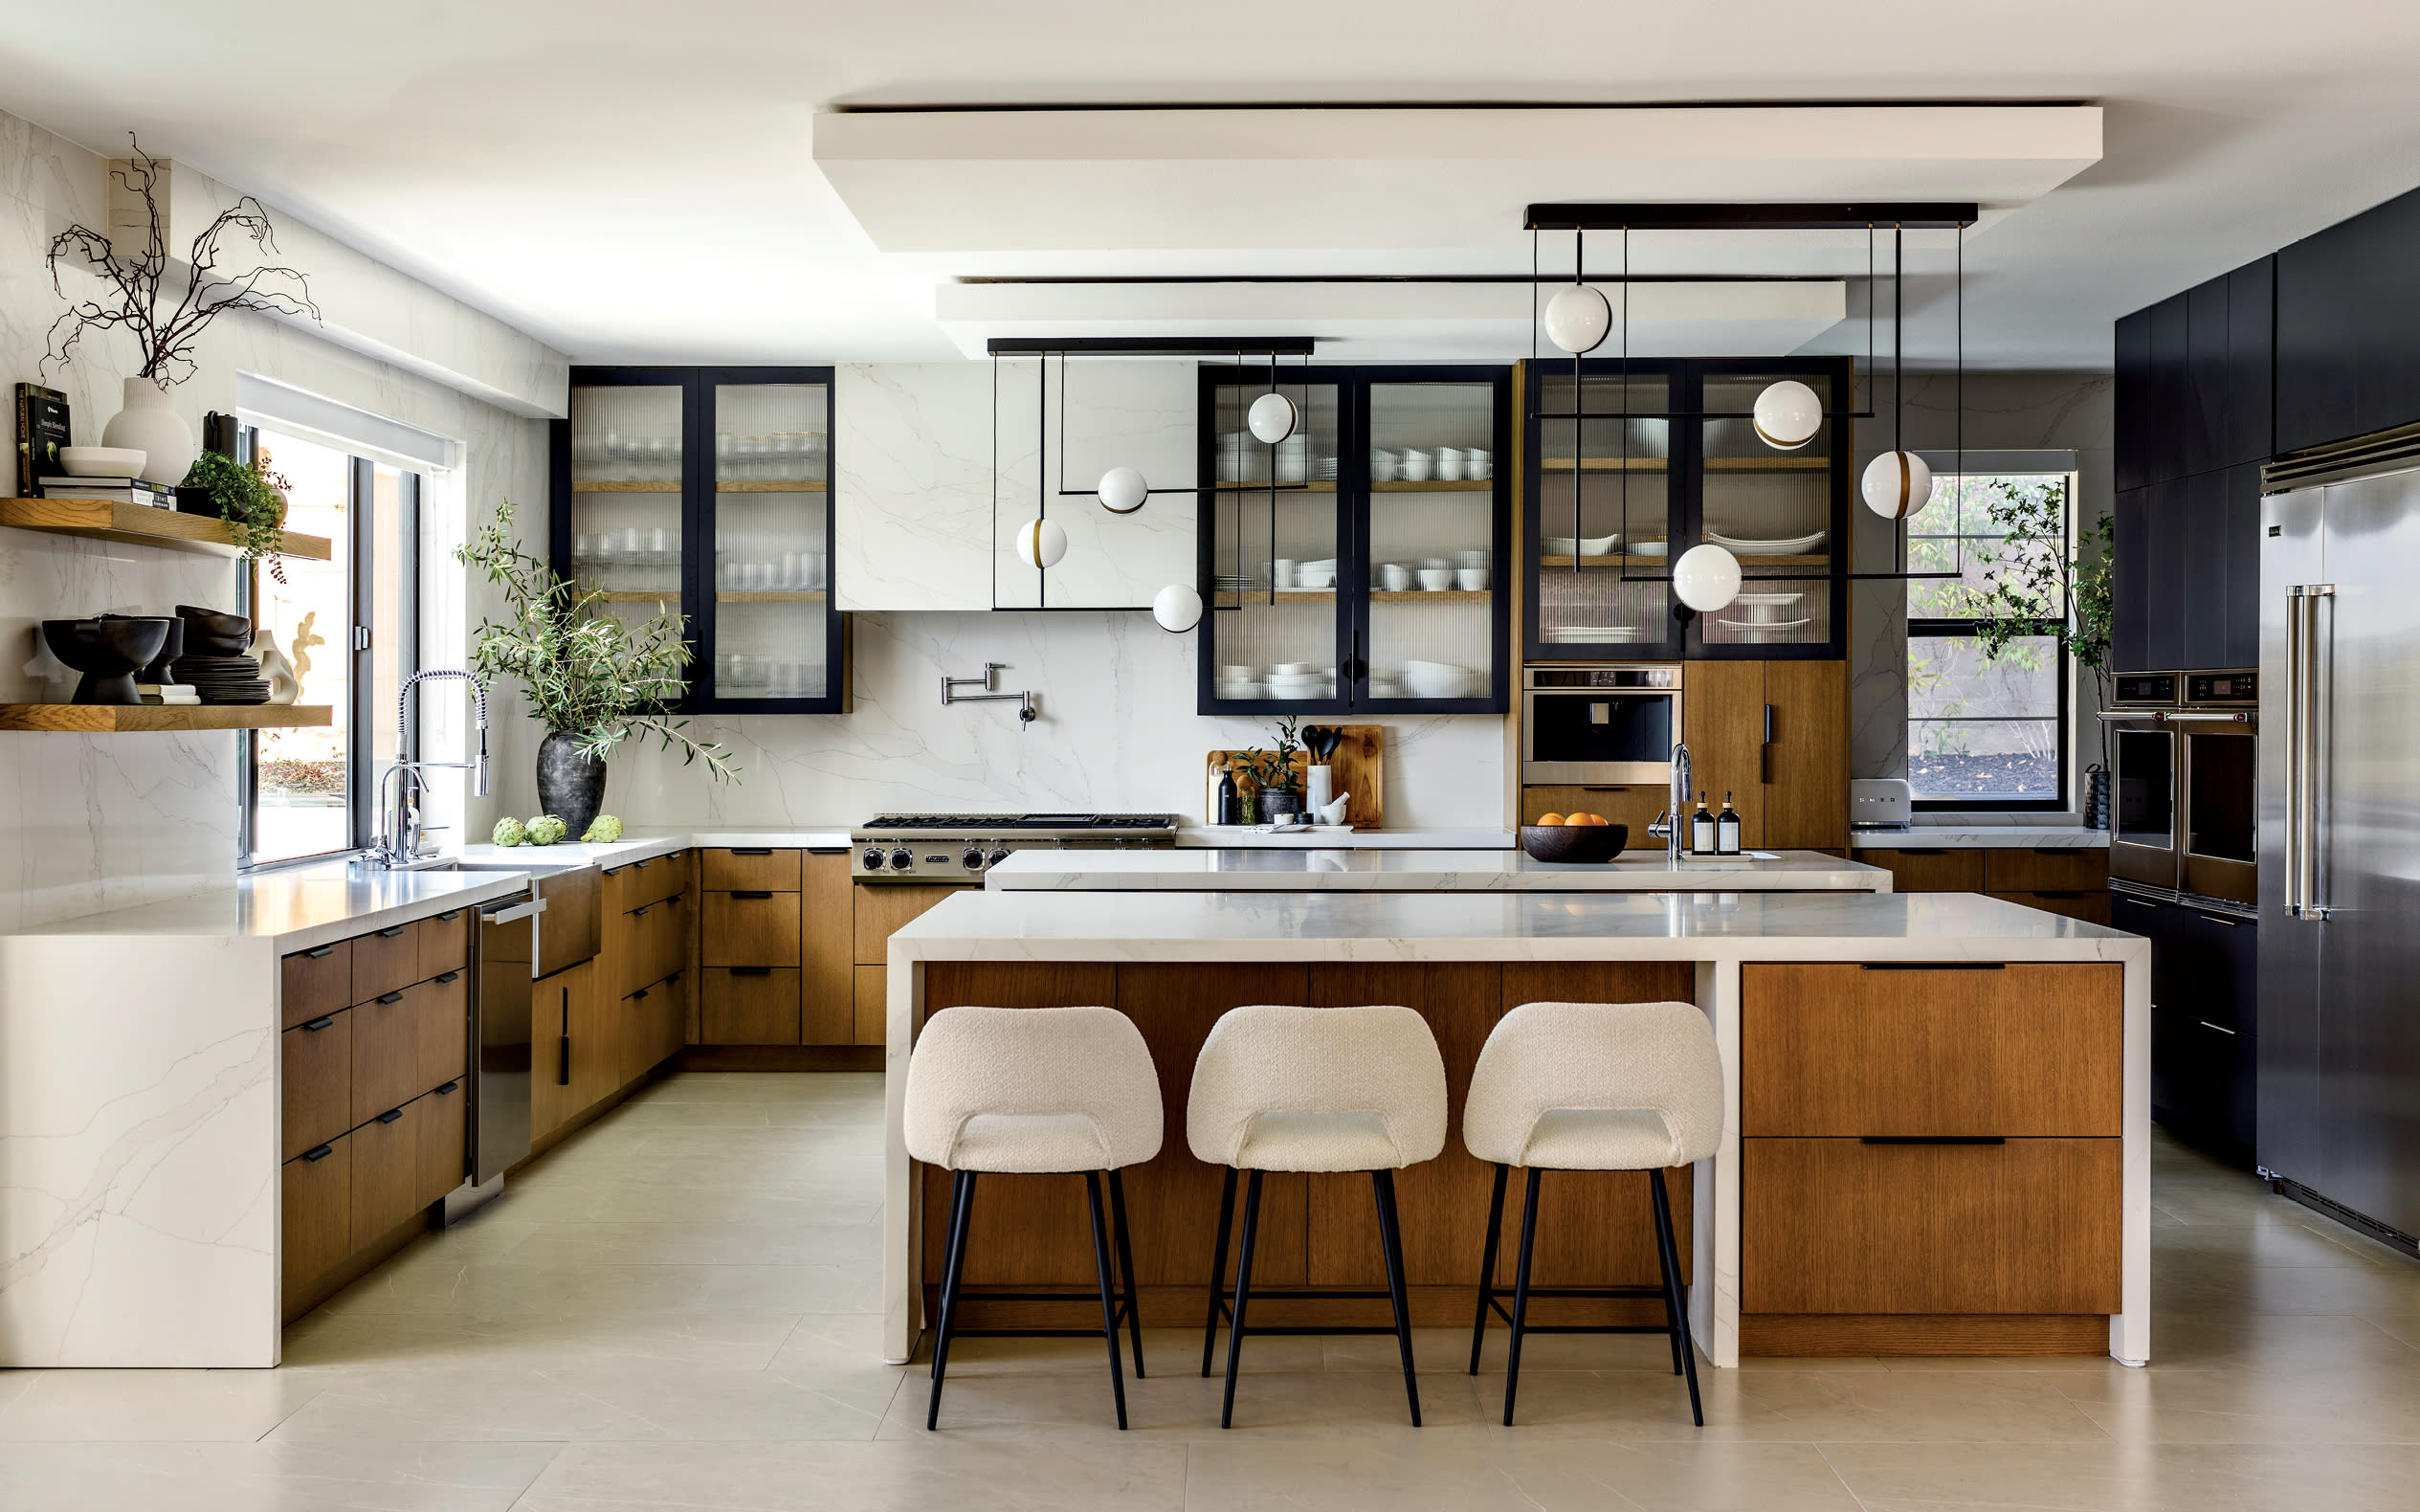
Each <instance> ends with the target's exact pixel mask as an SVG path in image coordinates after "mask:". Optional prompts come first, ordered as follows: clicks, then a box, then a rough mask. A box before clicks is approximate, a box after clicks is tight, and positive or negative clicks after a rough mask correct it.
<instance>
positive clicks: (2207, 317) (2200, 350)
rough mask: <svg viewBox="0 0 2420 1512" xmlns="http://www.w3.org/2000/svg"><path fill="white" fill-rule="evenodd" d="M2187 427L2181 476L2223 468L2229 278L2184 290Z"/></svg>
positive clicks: (2181, 441) (2227, 439)
mask: <svg viewBox="0 0 2420 1512" xmlns="http://www.w3.org/2000/svg"><path fill="white" fill-rule="evenodd" d="M2185 323H2186V353H2187V355H2186V365H2185V393H2186V399H2185V424H2184V427H2183V431H2182V434H2180V436H2179V437H2178V440H2179V444H2180V445H2181V446H2182V448H2183V455H2182V456H2179V457H2178V459H2177V460H2178V463H2179V466H2178V469H2177V471H2178V472H2179V473H2181V474H2185V475H2188V476H2189V475H2191V474H2194V473H2207V472H2209V470H2210V469H2211V468H2213V467H2217V466H2219V465H2220V464H2221V462H2222V461H2223V460H2224V458H2223V457H2222V456H2221V455H2220V454H2221V451H2222V449H2224V448H2225V447H2226V446H2227V445H2228V443H2229V442H2230V441H2231V437H2228V436H2227V435H2226V431H2227V426H2228V420H2229V415H2228V412H2227V411H2228V404H2227V399H2228V389H2229V383H2228V380H2229V378H2230V377H2231V369H2230V368H2229V367H2228V362H2227V331H2228V324H2229V322H2228V309H2227V278H2226V276H2225V275H2221V276H2220V277H2218V278H2212V279H2210V280H2209V282H2208V283H2202V284H2196V285H2195V286H2194V287H2192V288H2190V289H2187V290H2186V291H2185Z"/></svg>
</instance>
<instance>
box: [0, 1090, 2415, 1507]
mask: <svg viewBox="0 0 2420 1512" xmlns="http://www.w3.org/2000/svg"><path fill="white" fill-rule="evenodd" d="M881 1105H882V1104H881V1084H880V1080H879V1078H874V1077H805V1076H787V1077H786V1076H684V1077H678V1078H673V1079H671V1080H668V1081H664V1082H662V1083H659V1084H657V1085H655V1086H654V1087H651V1088H650V1089H648V1090H647V1091H646V1092H645V1093H644V1094H643V1095H642V1096H640V1097H638V1098H636V1099H633V1101H631V1102H630V1103H629V1104H627V1105H626V1106H624V1107H623V1108H621V1109H619V1110H617V1111H616V1112H614V1113H613V1114H611V1115H610V1116H609V1117H607V1118H606V1119H604V1120H602V1121H600V1122H599V1123H597V1124H596V1125H595V1126H594V1127H592V1128H591V1129H589V1130H588V1131H587V1132H586V1133H585V1134H583V1135H582V1136H581V1137H579V1138H577V1139H575V1140H574V1141H572V1142H571V1143H570V1144H569V1145H566V1147H564V1148H563V1149H560V1150H558V1151H556V1152H555V1153H553V1154H551V1155H550V1156H548V1157H547V1158H546V1159H545V1160H544V1161H543V1162H541V1163H539V1164H538V1165H537V1166H536V1167H532V1168H531V1169H530V1170H529V1171H528V1172H527V1173H526V1174H525V1176H524V1177H523V1178H522V1179H519V1180H517V1181H516V1182H515V1183H514V1190H513V1191H512V1193H511V1194H510V1196H509V1197H507V1198H506V1199H505V1200H503V1201H501V1202H499V1203H498V1204H496V1205H495V1206H494V1207H492V1208H490V1209H488V1210H487V1211H486V1212H483V1213H481V1214H480V1215H478V1216H477V1217H476V1218H474V1219H473V1220H472V1221H470V1222H468V1223H466V1224H463V1225H461V1226H460V1227H458V1228H457V1229H455V1230H454V1231H453V1232H451V1233H447V1234H438V1235H432V1236H430V1237H429V1238H427V1239H424V1240H422V1241H420V1242H419V1243H417V1244H415V1245H414V1246H413V1247H412V1248H411V1249H410V1250H409V1251H407V1252H405V1253H404V1254H403V1255H401V1256H397V1257H396V1258H395V1259H394V1260H393V1261H391V1262H389V1264H387V1265H386V1266H384V1267H382V1268H381V1269H379V1270H378V1271H377V1272H375V1273H373V1274H372V1275H370V1276H368V1277H366V1278H365V1279H363V1280H362V1281H361V1282H360V1283H358V1284H357V1285H355V1286H353V1287H352V1288H350V1289H349V1290H347V1291H346V1292H344V1294H343V1295H342V1296H340V1297H338V1298H336V1299H334V1300H332V1301H330V1302H328V1304H327V1305H326V1306H324V1307H322V1308H321V1309H320V1310H319V1311H318V1312H316V1313H314V1314H312V1315H311V1316H310V1317H308V1318H306V1319H304V1320H303V1321H302V1322H301V1323H298V1324H297V1325H296V1326H295V1327H294V1328H292V1329H290V1330H289V1331H288V1333H287V1336H286V1359H287V1362H288V1363H287V1366H286V1367H285V1368H284V1369H281V1370H277V1371H207V1372H184V1371H125V1372H120V1371H65V1370H62V1371H17V1372H0V1509H8V1512H13V1509H20V1508H22V1509H34V1508H40V1509H45V1512H48V1509H56V1508H77V1509H79V1512H112V1509H119V1508H140V1509H143V1512H161V1509H173V1512H217V1509H231V1512H232V1509H238V1508H240V1509H245V1512H254V1509H260V1508H277V1509H280V1512H319V1509H334V1508H344V1509H377V1512H422V1509H432V1512H433V1509H440V1508H442V1509H446V1512H454V1509H463V1512H488V1509H495V1512H501V1509H504V1508H515V1509H519V1512H602V1509H637V1508H673V1507H677V1508H686V1509H739V1508H746V1509H772V1508H790V1507H797V1508H813V1509H816V1512H856V1509H865V1508H921V1507H937V1508H938V1507H951V1508H956V1507H962V1506H980V1507H982V1508H984V1509H986V1512H1016V1509H1022V1508H1042V1507H1050V1508H1088V1507H1113V1506H1114V1507H1119V1508H1143V1509H1147V1508H1179V1507H1182V1508H1186V1509H1188V1512H1209V1509H1215V1508H1231V1507H1237V1508H1240V1507H1287V1508H1295V1509H1330V1508H1347V1507H1384V1508H1387V1509H1388V1512H1399V1509H1405V1508H1413V1509H1428V1512H1444V1509H1461V1508H1471V1509H1479V1508H1489V1509H1493V1508H1499V1507H1505V1506H1519V1505H1526V1506H1530V1507H1534V1508H1542V1509H1561V1508H1575V1509H1576V1508H1591V1509H1594V1508H1606V1507H1612V1508H1633V1509H1653V1512H1686V1509H1704V1512H1717V1509H1720V1512H1749V1509H1755V1512H1801V1509H1807V1512H1812V1509H1819V1508H1820V1509H1852V1512H1857V1509H1861V1512H1944V1509H1949V1508H2000V1509H2010V1508H2027V1509H2042V1508H2055V1509H2061V1512H2070V1509H2072V1512H2106V1509H2116V1508H2149V1509H2163V1512H2165V1509H2171V1508H2173V1509H2178V1512H2187V1509H2190V1512H2220V1509H2229V1512H2231V1509H2243V1508H2296V1509H2301V1508H2324V1509H2328V1512H2363V1509H2369V1508H2396V1509H2409V1508H2410V1507H2413V1506H2414V1505H2420V1263H2414V1262H2412V1261H2409V1260H2407V1259H2405V1258H2403V1257H2401V1256H2396V1255H2394V1254H2392V1253H2390V1252H2388V1251H2387V1250H2384V1249H2382V1248H2380V1247H2378V1246H2375V1245H2372V1244H2370V1243H2368V1242H2367V1241H2365V1240H2364V1239H2361V1238H2359V1237H2357V1236H2355V1235H2354V1234H2350V1233H2348V1232H2346V1231H2344V1230H2342V1229H2338V1228H2333V1227H2331V1226H2330V1225H2328V1224H2327V1223H2326V1222H2325V1221H2324V1220H2321V1219H2320V1218H2318V1217H2316V1216H2314V1215H2312V1214H2310V1213H2309V1212H2306V1211H2305V1210H2303V1209H2301V1208H2298V1207H2296V1206H2294V1205H2293V1204H2291V1203H2288V1202H2285V1201H2283V1200H2282V1199H2279V1198H2276V1197H2272V1196H2270V1195H2268V1194H2267V1192H2266V1191H2265V1190H2264V1189H2262V1188H2261V1187H2259V1186H2258V1185H2257V1184H2256V1183H2254V1182H2253V1180H2252V1179H2251V1178H2250V1177H2248V1176H2245V1175H2242V1174H2240V1173H2238V1172H2234V1171H2231V1170H2228V1169H2225V1168H2223V1167H2218V1166H2216V1165H2213V1164H2212V1163H2210V1162H2209V1161H2207V1160H2204V1159H2203V1158H2201V1157H2200V1156H2197V1155H2195V1154H2194V1153H2192V1152H2191V1151H2189V1150H2187V1149H2184V1148H2182V1147H2180V1146H2177V1145H2169V1144H2165V1143H2163V1144H2162V1145H2161V1146H2160V1149H2159V1157H2158V1167H2157V1169H2158V1175H2157V1179H2156V1181H2155V1183H2154V1186H2153V1193H2154V1199H2155V1201H2156V1202H2157V1204H2158V1209H2159V1211H2158V1213H2157V1215H2156V1218H2155V1228H2154V1231H2153V1243H2154V1249H2155V1264H2156V1278H2155V1285H2154V1301H2155V1305H2156V1307H2157V1309H2158V1311H2157V1313H2156V1315H2155V1327H2154V1334H2153V1345H2154V1349H2155V1351H2156V1353H2157V1356H2158V1361H2159V1363H2158V1364H2157V1365H2155V1366H2154V1367H2152V1368H2150V1369H2148V1370H2127V1369H2124V1368H2122V1367H2119V1366H2117V1365H2115V1364H2113V1363H2111V1362H2109V1361H2106V1360H2094V1359H2085V1360H2059V1361H2040V1360H2008V1361H1996V1360H1954V1361H1952V1360H1922V1361H1878V1360H1827V1361H1799V1362H1787V1361H1756V1362H1752V1363H1751V1364H1750V1366H1749V1367H1748V1368H1746V1369H1743V1370H1738V1371H1711V1370H1710V1371H1708V1372H1706V1374H1705V1382H1706V1427H1705V1428H1704V1430H1703V1431H1702V1432H1700V1431H1698V1430H1694V1429H1692V1428H1691V1427H1690V1425H1689V1418H1688V1412H1687V1408H1686V1404H1685V1400H1684V1398H1683V1397H1682V1395H1681V1392H1680V1389H1679V1385H1678V1383H1677V1382H1676V1381H1675V1380H1674V1379H1673V1377H1672V1376H1671V1375H1670V1374H1669V1373H1668V1368H1669V1367H1668V1357H1667V1356H1666V1355H1665V1353H1664V1350H1665V1346H1664V1344H1663V1342H1662V1341H1661V1340H1660V1339H1655V1338H1632V1339H1624V1338H1585V1337H1580V1338H1573V1337H1563V1338H1557V1337H1541V1338H1539V1339H1537V1340H1535V1341H1534V1342H1533V1343H1532V1345H1531V1346H1530V1356H1529V1363H1528V1367H1527V1368H1526V1369H1525V1370H1524V1371H1523V1379H1522V1387H1521V1417H1522V1421H1521V1426H1520V1427H1519V1428H1518V1429H1515V1430H1512V1431H1509V1432H1508V1431H1506V1430H1504V1429H1503V1428H1501V1427H1499V1426H1498V1425H1497V1424H1496V1422H1495V1418H1494V1413H1495V1411H1496V1404H1497V1403H1499V1401H1500V1399H1501V1398H1500V1392H1501V1390H1502V1378H1501V1376H1500V1375H1496V1374H1488V1375H1482V1376H1480V1377H1479V1378H1478V1379H1476V1380H1473V1379H1471V1378H1470V1377H1467V1376H1464V1375H1462V1374H1460V1373H1459V1367H1458V1366H1457V1364H1456V1361H1457V1360H1458V1359H1459V1358H1460V1354H1461V1350H1462V1348H1463V1347H1465V1345H1464V1344H1463V1343H1461V1342H1460V1341H1459V1340H1458V1339H1457V1336H1455V1335H1453V1334H1450V1333H1446V1332H1437V1333H1433V1334H1428V1335H1425V1336H1424V1337H1422V1338H1421V1339H1420V1340H1419V1345H1420V1357H1421V1359H1422V1361H1423V1364H1424V1376H1423V1379H1422V1382H1421V1394H1422V1400H1423V1404H1424V1406H1425V1407H1426V1409H1427V1412H1428V1417H1429V1424H1430V1426H1429V1427H1428V1428H1427V1429H1425V1430H1419V1431H1415V1430H1413V1429H1411V1428H1410V1427H1409V1426H1407V1425H1406V1424H1405V1422H1404V1420H1403V1398H1402V1394H1401V1386H1402V1383H1401V1380H1400V1377H1399V1376H1397V1375H1396V1374H1395V1373H1394V1372H1395V1363H1394V1360H1393V1358H1392V1349H1393V1345H1392V1342H1391V1341H1389V1340H1385V1339H1367V1338H1352V1339H1333V1340H1319V1339H1283V1338H1273V1339H1267V1340H1258V1341H1254V1344H1253V1345H1252V1347H1251V1349H1250V1351H1249V1352H1248V1354H1247V1356H1246V1365H1247V1368H1248V1370H1249V1371H1250V1374H1251V1378H1250V1379H1249V1380H1247V1381H1246V1382H1245V1383H1244V1384H1243V1390H1242V1391H1241V1394H1240V1396H1239V1400H1238V1403H1237V1409H1236V1416H1237V1423H1238V1427H1237V1430H1236V1431H1235V1432H1233V1433H1231V1434H1221V1433H1219V1432H1218V1430H1217V1428H1216V1427H1215V1426H1214V1425H1215V1424H1216V1422H1217V1394H1216V1393H1217V1383H1216V1382H1213V1381H1204V1380H1203V1379H1201V1378H1200V1377H1199V1376H1198V1375H1196V1374H1193V1373H1191V1372H1190V1371H1188V1370H1187V1369H1184V1368H1182V1367H1183V1365H1184V1363H1185V1362H1186V1361H1187V1360H1188V1358H1191V1357H1193V1356H1192V1351H1193V1350H1194V1349H1195V1348H1197V1347H1198V1343H1197V1341H1198V1337H1199V1336H1198V1335H1195V1334H1191V1333H1188V1332H1185V1331H1182V1330H1165V1331H1164V1330H1153V1331H1152V1332H1151V1333H1149V1334H1147V1335H1146V1336H1145V1343H1146V1347H1147V1348H1148V1349H1149V1350H1151V1351H1152V1354H1151V1358H1153V1359H1156V1360H1159V1361H1163V1362H1166V1371H1167V1373H1166V1374H1163V1375H1154V1376H1153V1377H1151V1378H1150V1379H1149V1380H1147V1381H1143V1382H1129V1383H1128V1390H1129V1393H1130V1396H1129V1400H1130V1403H1131V1406H1132V1411H1133V1420H1134V1424H1135V1428H1134V1431H1133V1432H1131V1433H1128V1434H1119V1433H1117V1432H1116V1430H1115V1429H1114V1428H1113V1427H1112V1426H1111V1418H1110V1416H1109V1403H1108V1390H1107V1385H1106V1383H1105V1382H1104V1381H1103V1379H1102V1374H1103V1370H1102V1365H1103V1360H1102V1356H1101V1351H1100V1347H1099V1345H1098V1344H1097V1343H1094V1342H1092V1341H1087V1340H1068V1341H1048V1342H1022V1341H1006V1340H970V1341H967V1342H966V1344H965V1345H962V1346H961V1349H960V1351H959V1353H958V1358H957V1359H956V1360H955V1361H954V1362H953V1369H952V1371H951V1375H950V1387H949V1390H948V1393H947V1395H946V1396H945V1398H944V1403H945V1406H944V1432H943V1433H941V1434H931V1435H928V1434H925V1433H924V1432H923V1431H922V1423H923V1401H924V1390H923V1389H924V1377H923V1376H922V1374H921V1372H919V1371H913V1370H902V1369H893V1368H891V1367H885V1366H883V1365H881V1364H880V1363H878V1361H877V1358H876V1345H875V1339H876V1318H875V1316H874V1308H875V1305H876V1291H877V1273H878V1269H879V1263H880V1249H879V1240H878V1238H877V1221H876V1220H877V1207H878V1182H879V1173H880V1166H881V1157H880V1149H879V1136H878V1132H877V1131H878V1127H879V1121H880V1117H881ZM1491 1358H1492V1359H1494V1360H1497V1361H1500V1358H1501V1345H1500V1343H1499V1344H1498V1345H1495V1349H1494V1353H1493V1354H1492V1356H1491ZM1494 1368H1500V1365H1499V1366H1497V1367H1494Z"/></svg>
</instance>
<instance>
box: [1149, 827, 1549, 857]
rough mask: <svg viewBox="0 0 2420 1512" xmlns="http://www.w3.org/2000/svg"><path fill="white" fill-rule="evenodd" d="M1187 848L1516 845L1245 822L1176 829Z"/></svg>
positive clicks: (1507, 840)
mask: <svg viewBox="0 0 2420 1512" xmlns="http://www.w3.org/2000/svg"><path fill="white" fill-rule="evenodd" d="M1176 843H1177V844H1178V845H1179V846H1181V847H1185V848H1188V849H1190V848H1195V847H1210V848H1212V849H1218V850H1287V851H1312V850H1329V851H1334V850H1345V851H1509V850H1511V849H1513V848H1514V847H1515V846H1516V845H1518V844H1520V843H1521V842H1520V837H1519V836H1517V835H1515V834H1513V832H1512V831H1510V830H1354V831H1350V832H1339V831H1334V830H1327V831H1321V832H1320V833H1317V834H1311V833H1299V834H1290V833H1287V832H1284V831H1279V830H1272V829H1268V828H1266V827H1264V826H1259V825H1250V824H1197V825H1188V826H1187V827H1186V828H1184V829H1182V830H1179V831H1177V832H1176Z"/></svg>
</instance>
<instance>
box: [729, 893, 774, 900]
mask: <svg viewBox="0 0 2420 1512" xmlns="http://www.w3.org/2000/svg"><path fill="white" fill-rule="evenodd" d="M731 896H732V897H734V898H752V899H756V900H759V901H766V900H769V899H771V898H772V896H773V895H772V894H771V893H770V892H769V891H768V892H761V893H733V894H732V895H731Z"/></svg>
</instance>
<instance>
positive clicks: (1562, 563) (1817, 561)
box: [1538, 552, 1832, 577]
mask: <svg viewBox="0 0 2420 1512" xmlns="http://www.w3.org/2000/svg"><path fill="white" fill-rule="evenodd" d="M1538 565H1539V566H1540V567H1569V566H1570V565H1571V559H1570V558H1569V557H1546V556H1542V557H1540V558H1539V559H1538ZM1580 565H1581V566H1582V567H1656V568H1659V569H1661V568H1669V567H1671V566H1672V559H1671V558H1669V557H1635V556H1614V557H1582V558H1581V559H1580ZM1740 567H1741V570H1743V571H1744V572H1746V573H1747V574H1748V575H1749V576H1750V577H1754V576H1755V575H1756V572H1757V569H1758V568H1759V567H1814V568H1816V571H1814V572H1812V573H1809V576H1810V577H1820V576H1822V575H1823V574H1824V573H1825V572H1828V571H1830V570H1831V568H1832V558H1831V557H1829V556H1826V555H1823V554H1822V553H1820V552H1819V553H1816V554H1815V555H1812V556H1771V557H1759V556H1742V557H1741V558H1740Z"/></svg>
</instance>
